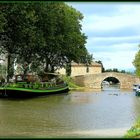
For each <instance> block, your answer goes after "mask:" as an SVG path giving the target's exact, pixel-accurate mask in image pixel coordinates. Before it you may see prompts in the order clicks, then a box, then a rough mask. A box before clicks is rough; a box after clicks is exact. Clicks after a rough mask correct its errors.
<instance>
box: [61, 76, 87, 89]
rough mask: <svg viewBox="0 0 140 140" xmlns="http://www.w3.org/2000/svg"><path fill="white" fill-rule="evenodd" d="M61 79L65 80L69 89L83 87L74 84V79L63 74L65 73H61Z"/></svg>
mask: <svg viewBox="0 0 140 140" xmlns="http://www.w3.org/2000/svg"><path fill="white" fill-rule="evenodd" d="M61 79H62V80H63V81H65V82H66V83H67V84H68V85H69V88H70V89H71V90H80V89H84V87H81V86H78V85H76V83H74V81H73V80H72V78H71V77H70V76H65V75H63V76H62V77H61Z"/></svg>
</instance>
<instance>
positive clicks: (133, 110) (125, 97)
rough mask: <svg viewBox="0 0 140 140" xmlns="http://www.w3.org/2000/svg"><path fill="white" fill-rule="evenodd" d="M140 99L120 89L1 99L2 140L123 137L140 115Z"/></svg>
mask: <svg viewBox="0 0 140 140" xmlns="http://www.w3.org/2000/svg"><path fill="white" fill-rule="evenodd" d="M139 108H140V98H139V97H136V96H135V93H134V92H133V91H121V90H120V89H118V88H116V87H112V88H104V89H103V91H71V92H70V93H68V94H61V95H53V96H42V97H37V98H30V99H6V98H1V99H0V138H1V137H3V138H4V137H23V138H26V137H28V138H30V137H31V138H59V137H63V138H64V137H65V138H101V137H103V138H109V137H113V138H116V137H123V135H124V134H125V133H126V131H127V130H128V129H130V128H131V126H132V125H133V123H134V122H135V120H136V119H137V118H138V117H139V116H140V109H139Z"/></svg>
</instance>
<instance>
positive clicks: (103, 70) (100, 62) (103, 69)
mask: <svg viewBox="0 0 140 140" xmlns="http://www.w3.org/2000/svg"><path fill="white" fill-rule="evenodd" d="M96 62H97V63H99V64H101V67H102V72H105V68H104V66H103V63H102V61H100V60H99V61H96Z"/></svg>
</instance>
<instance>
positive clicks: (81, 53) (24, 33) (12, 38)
mask: <svg viewBox="0 0 140 140" xmlns="http://www.w3.org/2000/svg"><path fill="white" fill-rule="evenodd" d="M0 18H1V22H0V43H1V44H0V45H1V48H0V56H6V57H7V81H9V78H10V77H12V76H13V74H14V72H13V71H14V70H13V69H14V64H17V65H16V66H20V68H22V71H23V74H27V73H29V72H36V73H39V72H40V71H44V72H55V71H57V70H58V69H60V68H66V70H67V75H70V64H71V62H72V61H73V62H76V63H84V64H86V65H88V64H90V63H91V60H92V55H90V54H89V52H88V51H87V49H86V47H85V44H86V39H87V36H86V35H85V34H84V33H82V25H81V21H82V19H83V15H82V13H80V12H79V11H77V10H76V9H74V8H73V7H71V6H69V5H68V4H66V3H64V2H36V3H31V2H20V3H16V2H12V3H4V2H3V3H1V4H0Z"/></svg>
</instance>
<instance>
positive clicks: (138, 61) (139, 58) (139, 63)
mask: <svg viewBox="0 0 140 140" xmlns="http://www.w3.org/2000/svg"><path fill="white" fill-rule="evenodd" d="M139 48H140V45H139ZM133 65H134V66H135V68H136V75H137V76H140V50H139V51H138V52H137V53H136V55H135V59H134V61H133Z"/></svg>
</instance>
